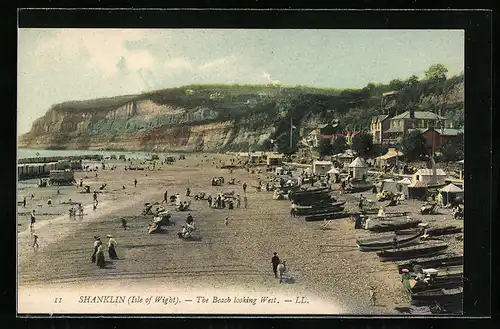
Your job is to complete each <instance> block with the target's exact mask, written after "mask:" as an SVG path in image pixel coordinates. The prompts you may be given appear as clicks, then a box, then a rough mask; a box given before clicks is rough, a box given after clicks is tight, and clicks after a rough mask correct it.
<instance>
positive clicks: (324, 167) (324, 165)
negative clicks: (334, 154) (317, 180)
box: [313, 160, 333, 175]
mask: <svg viewBox="0 0 500 329" xmlns="http://www.w3.org/2000/svg"><path fill="white" fill-rule="evenodd" d="M332 166H333V162H331V161H319V160H314V162H313V173H314V174H316V175H326V173H328V171H329V170H330V169H331V168H332Z"/></svg>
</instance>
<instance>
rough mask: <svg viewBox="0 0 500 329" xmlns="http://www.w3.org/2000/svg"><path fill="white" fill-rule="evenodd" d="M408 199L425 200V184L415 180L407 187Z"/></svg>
mask: <svg viewBox="0 0 500 329" xmlns="http://www.w3.org/2000/svg"><path fill="white" fill-rule="evenodd" d="M408 198H409V199H417V200H425V199H427V184H425V183H424V182H422V181H420V180H415V181H413V183H411V184H409V185H408Z"/></svg>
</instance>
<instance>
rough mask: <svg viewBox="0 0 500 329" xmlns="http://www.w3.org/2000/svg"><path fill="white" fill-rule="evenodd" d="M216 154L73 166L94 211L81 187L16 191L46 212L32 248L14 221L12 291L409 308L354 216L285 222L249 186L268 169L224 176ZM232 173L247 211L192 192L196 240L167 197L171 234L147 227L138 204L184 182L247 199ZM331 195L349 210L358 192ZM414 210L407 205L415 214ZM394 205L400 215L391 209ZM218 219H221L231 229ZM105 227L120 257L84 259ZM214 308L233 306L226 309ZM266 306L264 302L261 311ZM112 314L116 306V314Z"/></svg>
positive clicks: (374, 310)
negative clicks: (226, 295) (275, 263)
mask: <svg viewBox="0 0 500 329" xmlns="http://www.w3.org/2000/svg"><path fill="white" fill-rule="evenodd" d="M214 157H216V158H217V160H216V161H219V160H220V159H222V160H223V161H225V160H226V159H228V158H229V156H227V155H213V154H208V155H202V154H198V155H188V156H186V160H179V161H177V162H175V163H174V164H172V165H162V166H161V167H162V169H161V170H156V171H148V170H146V171H125V170H124V167H123V166H124V163H123V162H119V161H117V162H114V163H115V164H116V165H117V166H118V167H117V169H115V170H113V171H112V170H102V169H99V172H98V178H95V177H94V176H95V173H93V172H92V173H85V172H79V173H76V174H75V177H76V180H77V181H78V182H79V180H80V178H81V177H85V176H88V178H84V185H85V184H87V185H90V186H91V190H94V189H98V187H99V186H100V185H101V184H102V183H106V184H107V188H106V190H107V191H105V192H104V193H100V194H99V206H98V208H97V210H95V211H93V210H92V206H91V204H92V194H82V193H79V191H80V190H81V188H79V187H75V186H73V187H61V195H59V196H57V195H56V188H55V187H47V188H38V187H27V188H25V189H24V190H22V191H19V192H18V194H19V197H18V199H19V200H20V201H21V200H22V196H27V197H28V198H27V199H28V205H27V207H26V208H25V209H23V208H22V207H18V208H19V212H29V211H31V210H32V209H35V210H36V212H37V213H44V212H45V213H51V214H53V215H47V216H40V215H38V216H37V223H36V226H35V231H36V234H37V235H38V236H39V244H40V248H39V250H38V251H34V250H33V249H32V248H31V247H30V245H29V244H30V241H31V237H30V234H29V231H28V227H29V216H26V215H21V216H19V220H18V223H20V224H21V225H20V226H19V232H20V233H19V234H18V237H19V239H18V252H19V260H18V268H19V271H18V278H19V285H20V288H19V292H20V296H25V293H22V291H25V292H26V291H28V292H29V291H32V289H40V288H44V287H45V288H46V289H53V288H50V287H56V286H57V285H66V286H67V287H69V288H67V289H68V290H69V291H72V288H71V287H74V289H75V291H76V290H78V289H77V287H80V288H81V287H82V286H84V287H89V288H90V287H101V288H100V289H101V290H102V289H104V288H106V287H107V288H108V289H110V288H109V287H111V286H113V285H118V286H120V287H121V288H120V289H121V290H126V289H129V290H130V289H133V288H134V287H135V288H137V287H141V286H144V285H145V284H147V286H148V287H150V288H151V287H156V289H159V290H161V289H170V290H172V289H174V288H175V289H177V290H179V291H184V290H186V291H188V290H190V289H191V290H192V289H195V288H196V289H198V287H199V289H202V288H203V289H208V290H212V291H213V290H214V289H215V290H216V291H218V292H221V291H224V292H225V291H228V290H229V289H233V291H234V290H237V291H240V292H244V293H247V294H250V293H253V294H255V295H256V296H259V298H260V296H267V295H276V296H281V295H283V296H284V295H287V294H289V295H293V296H308V298H309V299H311V300H315V301H316V303H315V304H314V305H316V307H315V308H314V307H313V306H314V305H311V306H310V307H309V308H307V309H306V308H304V307H303V308H301V309H302V310H304V312H305V313H320V314H321V313H334V314H335V313H350V314H395V312H394V307H395V306H401V305H406V304H407V299H406V297H405V295H404V293H403V289H402V285H401V282H400V278H399V275H398V274H397V269H396V266H395V265H394V264H392V263H381V262H380V261H379V260H378V257H377V256H376V254H374V253H361V252H359V251H358V250H357V249H356V244H355V240H356V236H357V235H358V233H357V232H356V230H354V228H353V226H354V225H353V223H352V222H351V221H350V220H348V219H344V220H334V221H330V227H331V229H330V230H321V229H320V226H321V224H322V223H321V222H319V223H318V222H312V223H307V222H305V220H304V219H303V217H302V218H301V217H297V218H292V217H290V214H289V210H290V204H289V202H288V201H286V200H279V201H277V200H272V192H256V191H255V188H252V186H254V185H256V184H257V181H258V178H259V177H260V178H261V179H262V181H263V182H265V174H250V173H247V172H246V170H243V169H238V170H235V171H234V173H233V174H232V175H231V174H230V173H229V170H227V169H217V168H215V165H214V164H213V162H212V161H213V160H212V159H213V158H214ZM109 164H112V163H111V162H110V163H109ZM213 176H223V177H224V178H225V180H226V183H225V184H224V185H223V186H222V187H213V186H211V184H210V182H211V178H212V177H213ZM230 177H235V178H236V180H240V181H241V182H244V181H246V182H247V184H248V186H249V188H248V189H247V197H248V204H249V207H248V209H236V208H235V209H233V210H229V209H227V208H226V209H211V208H209V207H208V204H207V201H205V200H203V201H195V200H194V199H192V198H185V199H186V200H187V199H191V206H190V211H189V212H190V213H191V214H192V215H193V217H194V219H195V222H196V227H197V234H198V235H199V236H200V237H201V240H200V241H183V240H180V239H179V238H178V237H177V232H179V231H180V230H181V225H183V223H184V221H185V218H186V216H187V212H177V211H176V210H175V209H174V206H173V205H172V204H169V205H168V206H167V208H168V209H169V210H170V211H171V213H172V220H173V221H174V222H175V223H174V224H173V225H172V226H170V227H169V229H168V232H167V233H165V234H148V232H147V225H148V222H149V221H150V220H151V219H152V216H142V215H141V212H142V209H143V204H144V203H145V202H151V203H153V202H161V200H162V199H163V193H164V191H165V190H168V195H169V196H170V195H173V194H175V193H179V194H180V195H181V196H184V194H185V188H186V187H189V188H190V189H191V195H192V196H194V195H195V194H196V193H198V192H202V191H203V192H206V193H207V195H208V194H211V195H215V194H216V193H217V192H219V191H233V190H234V191H235V192H236V193H239V194H240V195H241V196H242V197H243V190H242V187H241V184H239V185H228V184H227V181H229V178H230ZM134 179H137V181H138V184H137V187H134V184H133V181H134ZM122 186H125V187H126V188H125V190H123V189H122ZM31 193H34V194H35V200H33V201H31V200H30V198H29V195H30V194H31ZM49 196H50V197H51V198H52V201H53V203H54V205H53V206H52V207H49V206H47V205H46V200H47V198H48V197H49ZM68 198H72V200H73V201H78V202H82V204H83V205H84V206H85V207H86V208H85V209H86V210H85V213H86V214H85V215H84V216H83V218H82V219H79V218H78V216H77V217H76V219H70V218H69V216H68V215H67V212H68V209H69V206H68V205H60V204H59V203H60V202H61V201H67V200H68ZM338 198H339V199H341V200H351V201H352V202H348V204H351V203H352V206H354V205H357V203H356V202H355V198H356V195H350V196H343V195H342V196H340V195H339V197H338ZM408 202H409V203H411V202H410V201H408ZM242 203H243V202H242ZM38 204H40V205H42V206H41V207H39V206H38ZM415 205H416V203H415ZM415 205H413V204H410V205H409V206H408V207H413V209H414V208H415V207H414V206H415ZM400 207H403V206H400ZM395 211H404V210H400V209H399V207H398V209H397V210H395ZM57 214H63V215H62V216H61V215H57ZM225 217H229V223H228V225H227V226H226V225H225V223H224V218H225ZM447 217H450V216H449V215H447ZM121 218H126V219H127V221H128V226H129V229H127V230H124V229H123V228H122V227H121V222H120V220H121ZM454 224H456V222H455V223H454ZM107 234H112V235H113V236H114V238H115V239H116V241H117V243H118V247H117V253H118V256H119V258H120V259H119V260H113V261H109V259H108V257H107V253H105V256H106V259H107V261H108V265H107V267H106V268H105V269H101V268H99V267H97V266H96V265H95V264H92V263H91V262H90V256H91V254H92V245H93V236H95V235H99V236H100V237H101V238H102V240H103V243H105V244H106V243H107V239H106V238H105V237H106V235H107ZM274 251H276V252H278V255H279V256H280V258H282V259H285V260H286V261H287V273H286V280H285V282H284V283H282V284H280V283H279V282H278V280H277V279H275V278H274V275H273V273H272V267H271V262H270V260H271V257H272V253H273V252H274ZM369 285H374V286H375V287H376V290H377V297H378V302H377V305H376V306H370V304H369V294H368V287H369ZM80 288H79V290H78V291H80V290H81V289H80ZM21 302H22V299H21ZM320 305H321V307H320ZM179 310H180V309H179ZM213 310H214V312H223V313H231V311H230V310H229V311H227V310H225V309H224V310H223V309H215V308H213ZM258 310H259V308H255V309H254V312H255V313H262V312H260V311H258ZM272 310H273V308H272V307H270V308H269V309H268V312H271V313H272ZM328 310H329V311H328ZM80 311H81V312H85V311H84V310H83V309H80ZM101 311H102V310H101ZM306 311H307V312H306ZM104 312H105V311H104ZM109 312H113V311H112V309H110V311H109ZM144 312H146V311H144ZM179 312H180V311H179ZM248 312H251V310H248ZM190 313H192V312H190ZM194 313H196V312H194ZM276 313H286V312H279V311H278V312H276ZM294 313H301V312H300V311H294Z"/></svg>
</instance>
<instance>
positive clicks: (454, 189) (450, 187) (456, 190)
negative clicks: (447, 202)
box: [439, 184, 463, 193]
mask: <svg viewBox="0 0 500 329" xmlns="http://www.w3.org/2000/svg"><path fill="white" fill-rule="evenodd" d="M439 192H446V193H448V192H452V193H460V192H463V190H462V189H461V188H459V187H458V186H456V185H454V184H448V185H446V186H445V187H443V188H442V189H440V190H439Z"/></svg>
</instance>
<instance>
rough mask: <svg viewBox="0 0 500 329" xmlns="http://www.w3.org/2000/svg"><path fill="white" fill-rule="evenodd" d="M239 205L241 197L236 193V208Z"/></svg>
mask: <svg viewBox="0 0 500 329" xmlns="http://www.w3.org/2000/svg"><path fill="white" fill-rule="evenodd" d="M240 205H241V197H240V195H239V194H238V195H236V208H239V207H240Z"/></svg>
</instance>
